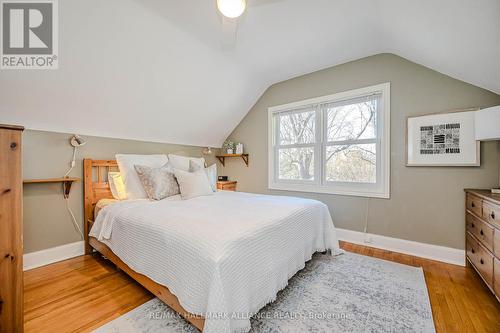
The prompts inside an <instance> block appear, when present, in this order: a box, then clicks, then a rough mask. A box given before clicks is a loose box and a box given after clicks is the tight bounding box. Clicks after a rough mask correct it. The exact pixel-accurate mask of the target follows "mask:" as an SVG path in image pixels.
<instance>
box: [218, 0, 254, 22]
mask: <svg viewBox="0 0 500 333" xmlns="http://www.w3.org/2000/svg"><path fill="white" fill-rule="evenodd" d="M246 6H247V2H246V0H217V8H219V11H220V12H221V13H222V15H224V16H226V17H229V18H236V17H238V16H241V14H243V12H244V11H245V8H246Z"/></svg>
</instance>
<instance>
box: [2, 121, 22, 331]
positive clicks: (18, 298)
mask: <svg viewBox="0 0 500 333" xmlns="http://www.w3.org/2000/svg"><path fill="white" fill-rule="evenodd" d="M22 131H23V128H22V127H20V126H9V125H1V124H0V333H17V332H22V331H23V224H22V220H23V216H22V214H23V207H22V202H23V198H22V196H23V179H22V164H21V161H22V156H21V135H22Z"/></svg>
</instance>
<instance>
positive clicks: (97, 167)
mask: <svg viewBox="0 0 500 333" xmlns="http://www.w3.org/2000/svg"><path fill="white" fill-rule="evenodd" d="M109 171H118V164H117V163H116V160H91V159H84V160H83V181H84V183H85V187H84V206H83V207H84V211H85V215H84V216H85V221H84V223H83V225H84V236H85V254H90V253H91V252H92V248H91V247H90V245H89V231H90V227H91V223H93V221H94V207H95V205H96V203H97V202H98V201H99V200H101V199H112V198H113V195H112V194H111V190H110V188H109V183H108V172H109Z"/></svg>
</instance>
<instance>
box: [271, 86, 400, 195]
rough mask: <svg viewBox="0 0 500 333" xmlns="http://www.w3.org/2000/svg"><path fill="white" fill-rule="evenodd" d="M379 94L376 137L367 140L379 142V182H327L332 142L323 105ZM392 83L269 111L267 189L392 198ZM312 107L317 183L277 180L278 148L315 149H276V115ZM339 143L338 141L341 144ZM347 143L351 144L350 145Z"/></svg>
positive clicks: (312, 99)
mask: <svg viewBox="0 0 500 333" xmlns="http://www.w3.org/2000/svg"><path fill="white" fill-rule="evenodd" d="M374 94H380V95H381V96H380V99H379V102H380V104H379V106H378V108H377V112H378V113H377V138H376V139H375V140H374V139H368V140H356V142H357V143H359V142H360V141H361V142H362V141H366V142H367V143H373V142H375V143H376V145H377V146H376V151H377V168H376V170H377V176H376V183H355V182H330V181H326V176H325V172H324V167H325V165H324V164H325V162H324V161H325V159H326V147H327V146H328V145H331V143H327V142H326V135H325V133H326V132H325V131H326V110H324V109H323V108H321V107H320V105H323V104H327V103H335V102H340V101H344V100H350V99H355V98H360V97H364V96H370V95H374ZM390 101H391V96H390V83H389V82H387V83H382V84H378V85H374V86H370V87H365V88H360V89H355V90H349V91H344V92H341V93H337V94H333V95H328V96H321V97H317V98H311V99H307V100H303V101H298V102H293V103H288V104H283V105H278V106H273V107H270V108H269V109H268V187H269V189H273V190H283V191H299V192H313V193H327V194H340V195H350V196H362V197H373V198H387V199H388V198H389V197H390V163H391V154H390V152H391V146H390V145H391V137H390V135H391V133H390V129H391V122H390V117H391V111H390V110H391V109H390ZM307 107H312V108H315V109H316V123H315V130H316V142H315V144H314V176H315V177H314V180H313V181H308V180H283V179H278V162H277V158H278V149H279V148H285V147H286V148H297V147H303V146H312V145H310V144H293V145H286V146H277V144H276V143H277V142H278V135H279V130H278V127H277V126H278V122H277V121H275V119H276V117H275V115H276V114H278V113H293V112H297V111H298V110H301V109H304V108H307ZM338 143H339V142H337V144H338ZM347 143H348V142H347Z"/></svg>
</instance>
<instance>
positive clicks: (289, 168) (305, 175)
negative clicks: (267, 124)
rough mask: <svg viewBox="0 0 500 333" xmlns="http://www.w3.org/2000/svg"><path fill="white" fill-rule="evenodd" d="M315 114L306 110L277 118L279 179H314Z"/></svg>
mask: <svg viewBox="0 0 500 333" xmlns="http://www.w3.org/2000/svg"><path fill="white" fill-rule="evenodd" d="M315 135H316V112H315V110H311V109H307V110H304V111H298V112H293V113H286V114H283V115H280V116H279V145H280V147H283V148H280V149H279V157H278V161H279V178H280V179H290V180H293V179H300V180H313V179H314V144H315V140H316V138H315Z"/></svg>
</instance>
